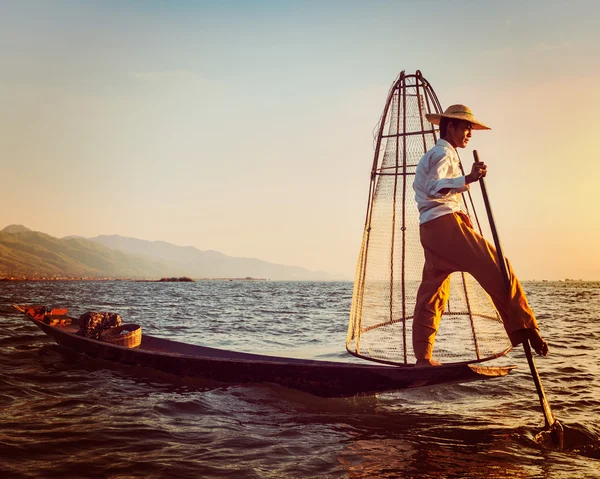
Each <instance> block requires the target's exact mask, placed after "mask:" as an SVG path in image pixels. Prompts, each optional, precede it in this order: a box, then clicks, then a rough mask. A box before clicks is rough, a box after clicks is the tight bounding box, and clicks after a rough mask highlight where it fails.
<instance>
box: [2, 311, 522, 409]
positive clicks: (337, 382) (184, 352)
mask: <svg viewBox="0 0 600 479" xmlns="http://www.w3.org/2000/svg"><path fill="white" fill-rule="evenodd" d="M13 308H14V309H16V310H17V311H19V312H20V313H23V314H24V315H25V316H26V317H27V318H28V319H30V320H31V321H32V322H33V323H34V324H35V325H36V326H37V327H39V328H40V329H41V330H42V331H44V333H46V334H47V335H48V336H50V337H51V338H52V339H53V340H54V341H56V343H58V344H59V345H61V346H63V347H65V348H68V349H70V350H73V351H76V352H78V353H82V354H86V355H88V356H90V357H93V358H97V359H102V360H106V361H112V362H115V363H120V364H123V365H127V366H138V367H144V368H150V369H152V370H157V371H161V372H162V373H167V374H173V375H176V376H178V377H180V378H203V379H207V380H210V381H215V382H219V383H234V384H244V383H275V384H279V385H281V386H285V387H288V388H293V389H297V390H300V391H304V392H307V393H310V394H314V395H316V396H321V397H346V396H355V395H367V394H375V393H379V392H384V391H394V390H400V389H406V388H415V387H422V386H432V385H435V384H442V383H452V382H454V383H459V382H460V383H464V382H469V381H477V380H482V379H489V378H493V377H500V376H505V375H507V374H508V373H509V372H510V371H511V370H512V369H514V368H515V366H481V365H474V364H468V363H454V364H446V365H443V366H439V367H431V368H416V367H414V365H403V366H388V365H379V364H356V363H344V362H334V361H318V360H310V359H294V358H282V357H276V356H266V355H261V354H250V353H241V352H235V351H227V350H224V349H216V348H209V347H205V346H197V345H193V344H186V343H181V342H178V341H171V340H169V339H162V338H157V337H154V336H150V335H146V334H143V335H142V342H141V344H140V346H138V347H136V348H127V347H124V346H118V345H114V344H111V343H107V342H103V341H98V340H95V339H90V338H85V337H83V336H80V335H78V334H76V332H77V330H78V327H77V326H75V325H73V324H71V325H67V326H50V325H48V324H46V323H44V322H43V321H41V320H39V319H36V318H33V317H32V316H31V315H28V314H27V312H26V310H25V308H26V306H19V305H13Z"/></svg>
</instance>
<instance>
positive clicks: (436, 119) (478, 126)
mask: <svg viewBox="0 0 600 479" xmlns="http://www.w3.org/2000/svg"><path fill="white" fill-rule="evenodd" d="M442 117H444V118H453V119H455V120H464V121H468V122H469V123H471V125H473V129H474V130H491V128H490V127H489V126H487V125H485V124H483V123H481V122H480V121H477V120H475V119H474V118H473V117H471V116H468V115H461V114H456V115H455V114H452V113H450V114H444V113H427V114H426V115H425V118H427V120H428V121H429V123H431V124H432V125H439V124H440V120H441V119H442Z"/></svg>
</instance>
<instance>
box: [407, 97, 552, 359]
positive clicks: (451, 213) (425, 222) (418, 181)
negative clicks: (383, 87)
mask: <svg viewBox="0 0 600 479" xmlns="http://www.w3.org/2000/svg"><path fill="white" fill-rule="evenodd" d="M426 117H427V120H429V122H430V123H432V124H434V125H439V127H440V139H439V140H438V141H437V143H436V144H435V146H434V147H433V148H431V149H430V150H429V151H428V152H427V153H425V155H424V156H423V157H422V158H421V160H420V161H419V164H418V165H417V171H416V175H415V181H414V184H413V188H414V190H415V193H416V194H415V199H416V201H417V207H418V209H419V223H420V227H419V230H420V237H421V244H422V245H423V248H424V249H425V266H424V268H423V280H422V282H421V285H420V286H419V291H418V293H417V301H416V305H415V313H414V319H413V348H414V353H415V356H416V358H417V364H416V365H417V366H439V365H440V363H438V362H437V361H434V360H433V359H431V356H432V351H433V343H434V341H435V336H436V334H437V331H438V327H439V324H440V320H441V318H442V314H443V312H444V308H445V305H446V302H447V301H448V297H449V293H450V274H451V273H453V272H455V271H464V272H467V273H469V274H471V275H472V276H473V277H474V278H475V279H476V280H477V281H478V282H479V284H480V285H481V286H482V287H483V289H485V291H487V293H488V294H489V295H490V297H491V298H492V301H493V302H494V305H495V306H496V309H497V310H498V313H499V314H500V317H501V318H502V321H503V323H504V328H505V329H506V332H507V333H508V336H509V338H510V341H511V343H512V345H513V346H517V345H518V344H521V343H523V342H524V341H527V340H529V341H530V343H531V346H532V347H533V349H534V350H535V352H536V353H537V354H539V355H542V356H546V355H547V354H548V344H547V343H546V342H545V341H544V340H543V339H542V337H541V336H540V331H539V328H538V324H537V321H536V319H535V316H534V314H533V311H532V310H531V308H530V307H529V305H528V303H527V298H526V296H525V292H524V291H523V288H522V287H521V283H520V282H519V280H518V279H517V277H516V276H515V274H514V272H513V270H512V268H511V266H510V263H508V261H507V262H506V263H507V265H506V266H507V270H508V275H509V278H510V291H507V289H506V283H505V281H504V278H503V275H502V272H501V269H500V265H499V261H498V256H497V254H496V249H495V248H494V246H493V245H491V244H490V243H489V242H488V241H487V240H486V239H485V238H484V237H483V236H481V235H480V234H479V233H477V232H476V231H475V230H474V229H473V225H472V224H471V221H470V219H469V216H468V215H467V214H466V213H465V212H464V211H462V208H461V201H460V194H461V193H463V192H465V191H467V190H469V184H470V183H473V182H475V181H477V180H479V179H480V178H482V177H484V176H485V175H486V173H487V166H486V165H485V164H484V163H483V162H481V161H480V162H475V163H473V166H472V167H471V172H470V173H469V174H467V175H464V176H463V175H462V172H461V169H460V166H459V165H460V160H459V158H458V154H457V152H456V149H457V148H465V147H466V146H467V143H468V142H469V140H470V139H471V135H472V131H473V130H490V129H491V128H489V127H488V126H486V125H484V124H483V123H481V122H479V121H477V120H476V119H475V117H474V116H473V112H472V111H471V110H470V109H469V108H468V107H466V106H465V105H452V106H449V107H448V108H447V109H446V111H445V112H444V113H442V114H428V115H426Z"/></svg>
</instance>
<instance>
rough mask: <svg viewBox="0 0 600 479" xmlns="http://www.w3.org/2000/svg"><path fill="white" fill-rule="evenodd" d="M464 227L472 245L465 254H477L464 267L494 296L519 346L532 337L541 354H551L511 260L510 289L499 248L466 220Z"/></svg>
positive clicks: (507, 264) (512, 337)
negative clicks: (501, 264) (500, 260)
mask: <svg viewBox="0 0 600 479" xmlns="http://www.w3.org/2000/svg"><path fill="white" fill-rule="evenodd" d="M461 229H462V230H463V234H464V235H465V239H466V244H468V245H469V246H468V248H469V251H468V252H466V253H464V254H465V256H466V257H470V256H472V255H474V256H475V257H474V258H471V259H470V260H469V261H468V263H467V264H465V265H462V266H463V267H461V270H463V271H466V272H468V273H470V274H471V275H472V276H473V277H474V278H475V279H476V280H477V282H478V283H479V284H480V285H481V286H482V288H483V289H484V290H485V291H486V292H487V293H488V294H489V295H490V297H491V298H492V301H493V302H494V306H495V307H496V309H497V310H498V313H499V314H500V317H501V318H502V322H503V323H504V329H505V330H506V333H507V334H508V337H509V338H510V340H511V343H512V345H513V346H516V345H517V344H520V343H522V342H524V341H525V340H526V339H529V340H530V341H531V345H532V346H533V348H534V350H535V351H536V352H537V353H538V354H542V355H546V354H548V345H547V343H545V341H544V340H543V339H542V338H541V336H540V333H539V328H538V324H537V320H536V318H535V314H534V313H533V311H532V310H531V308H530V307H529V303H528V302H527V296H526V295H525V291H523V287H522V286H521V283H520V281H519V280H518V279H517V276H516V275H515V273H514V271H513V269H512V266H511V265H510V262H509V261H508V260H507V261H506V270H507V272H508V278H509V288H507V287H506V281H505V279H504V277H503V275H502V270H501V269H500V262H499V258H498V254H497V252H496V248H494V246H492V245H491V244H490V243H489V241H487V240H486V239H485V238H484V237H483V236H481V235H480V234H479V233H477V232H476V231H475V230H474V229H473V228H472V227H470V225H468V224H466V223H463V224H461Z"/></svg>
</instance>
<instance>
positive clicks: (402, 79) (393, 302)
mask: <svg viewBox="0 0 600 479" xmlns="http://www.w3.org/2000/svg"><path fill="white" fill-rule="evenodd" d="M442 111H443V110H442V107H441V105H440V102H439V100H438V98H437V96H436V94H435V92H434V91H433V88H432V87H431V85H430V84H429V82H428V81H426V80H425V78H423V76H422V75H421V72H420V71H417V72H416V73H415V74H411V75H406V74H405V73H404V72H402V73H401V74H400V75H399V77H398V78H397V79H396V80H395V81H394V83H393V85H392V87H391V89H390V91H389V94H388V97H387V100H386V103H385V107H384V109H383V113H382V115H381V119H380V123H379V126H378V128H377V138H376V146H375V155H374V159H373V166H372V169H371V177H370V178H371V183H370V190H369V198H368V202H367V215H366V220H365V228H364V232H363V238H362V244H361V249H360V254H359V258H358V264H357V268H356V276H355V280H354V290H353V296H352V307H351V312H350V322H349V326H348V336H347V341H346V348H347V350H348V351H349V352H350V353H351V354H353V355H355V356H359V357H361V358H364V359H370V360H373V361H378V362H383V363H390V364H409V363H414V361H415V358H414V353H413V348H412V320H413V313H414V308H415V303H416V297H417V290H418V288H419V285H420V283H421V277H422V271H423V266H424V264H425V255H424V252H423V248H422V246H421V244H420V240H419V211H418V209H417V204H416V201H415V199H414V196H415V195H414V190H413V186H412V185H413V181H414V177H415V172H416V167H417V163H418V162H419V160H420V158H421V157H422V156H423V155H424V154H425V152H427V151H428V150H429V149H430V148H432V147H433V146H434V145H435V143H436V142H437V140H438V138H439V132H438V130H436V129H435V127H434V125H432V124H431V123H430V122H429V121H428V120H427V119H426V117H425V115H426V114H428V113H441V112H442ZM461 168H462V164H461ZM463 174H464V169H463ZM462 209H463V211H465V212H466V213H467V214H468V216H469V217H470V219H471V222H472V223H473V225H475V228H476V229H478V230H479V232H480V233H481V227H480V224H479V220H478V217H477V214H476V212H475V208H474V204H473V201H472V199H471V196H470V192H467V193H466V194H465V193H463V195H462ZM509 350H510V342H509V340H508V336H507V335H506V333H505V331H504V327H503V324H502V321H501V319H500V316H499V314H498V312H497V311H496V309H495V307H494V305H493V303H492V301H491V299H490V298H489V296H488V295H487V293H486V292H485V291H484V290H483V288H482V287H481V286H480V285H479V284H478V283H477V282H476V281H475V279H474V278H473V277H472V276H470V275H469V274H468V273H461V272H456V273H453V274H451V275H450V297H449V299H448V301H447V302H446V307H445V311H444V313H443V316H442V320H441V324H440V328H439V332H438V334H437V337H436V343H435V348H434V352H433V358H434V359H436V360H438V361H440V362H443V363H446V364H447V363H453V362H454V363H456V362H476V361H484V360H487V359H492V358H495V357H498V356H501V355H504V354H506V353H507V352H508V351H509Z"/></svg>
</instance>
